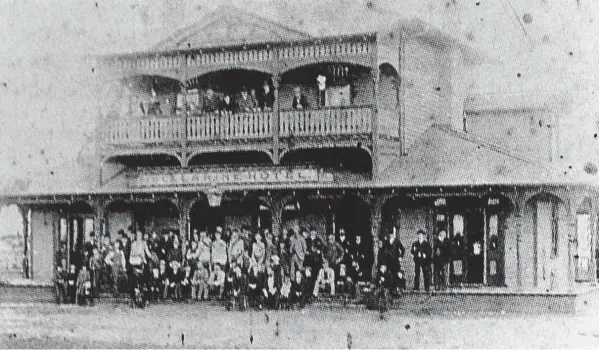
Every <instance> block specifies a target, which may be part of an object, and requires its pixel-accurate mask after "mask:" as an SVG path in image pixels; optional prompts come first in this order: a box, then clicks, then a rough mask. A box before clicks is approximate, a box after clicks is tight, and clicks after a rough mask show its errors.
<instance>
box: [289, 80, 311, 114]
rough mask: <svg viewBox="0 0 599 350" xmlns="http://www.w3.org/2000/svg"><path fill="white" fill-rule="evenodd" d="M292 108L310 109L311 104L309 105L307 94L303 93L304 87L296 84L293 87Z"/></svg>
mask: <svg viewBox="0 0 599 350" xmlns="http://www.w3.org/2000/svg"><path fill="white" fill-rule="evenodd" d="M291 108H293V109H296V110H302V109H308V108H310V106H309V105H308V100H307V99H306V96H304V94H302V88H300V87H299V86H296V87H295V88H294V89H293V101H292V102H291Z"/></svg>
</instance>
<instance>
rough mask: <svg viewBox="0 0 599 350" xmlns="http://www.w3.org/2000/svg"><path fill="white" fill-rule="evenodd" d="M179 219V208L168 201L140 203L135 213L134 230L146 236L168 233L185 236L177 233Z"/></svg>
mask: <svg viewBox="0 0 599 350" xmlns="http://www.w3.org/2000/svg"><path fill="white" fill-rule="evenodd" d="M179 218H180V215H179V208H178V207H177V205H175V204H174V203H173V202H171V201H169V200H165V199H163V200H158V201H156V202H148V203H140V204H139V205H138V206H137V210H136V213H135V229H136V230H140V231H141V232H143V233H147V234H152V233H154V232H155V233H157V234H158V235H160V234H163V233H168V232H169V231H173V232H174V233H175V234H177V235H179V234H186V233H185V232H179V230H180V228H179V227H180V226H179Z"/></svg>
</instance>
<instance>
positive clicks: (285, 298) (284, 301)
mask: <svg viewBox="0 0 599 350" xmlns="http://www.w3.org/2000/svg"><path fill="white" fill-rule="evenodd" d="M291 289H292V287H291V278H289V275H285V276H284V277H283V284H282V285H281V292H280V298H279V306H280V307H281V308H282V309H285V310H289V307H290V306H291V297H292V295H291Z"/></svg>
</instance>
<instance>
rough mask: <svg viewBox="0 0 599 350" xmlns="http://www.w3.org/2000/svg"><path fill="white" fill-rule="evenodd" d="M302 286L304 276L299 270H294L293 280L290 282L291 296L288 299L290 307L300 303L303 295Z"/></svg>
mask: <svg viewBox="0 0 599 350" xmlns="http://www.w3.org/2000/svg"><path fill="white" fill-rule="evenodd" d="M304 284H305V282H304V274H303V273H302V271H301V270H296V271H295V278H294V279H293V281H292V282H291V296H290V297H289V299H290V300H289V301H290V302H291V305H292V306H293V305H296V304H299V303H301V301H302V299H303V298H302V297H303V295H304Z"/></svg>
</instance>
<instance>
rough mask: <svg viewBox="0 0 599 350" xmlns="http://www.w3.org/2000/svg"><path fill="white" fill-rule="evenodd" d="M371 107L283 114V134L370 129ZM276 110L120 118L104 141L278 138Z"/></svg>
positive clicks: (107, 128) (360, 132)
mask: <svg viewBox="0 0 599 350" xmlns="http://www.w3.org/2000/svg"><path fill="white" fill-rule="evenodd" d="M373 114H374V111H373V108H372V107H371V106H357V107H342V108H324V109H314V110H304V111H297V110H293V111H280V112H279V127H278V134H279V137H289V136H298V137H302V136H344V135H345V136H350V135H363V134H369V133H371V132H372V123H373ZM275 117H276V115H275V113H274V112H248V113H229V114H223V115H220V114H204V115H197V116H185V117H183V116H172V117H150V118H144V119H135V120H132V119H130V120H116V121H111V122H108V123H107V124H106V126H105V129H104V130H105V132H104V139H103V140H104V144H105V145H109V146H127V145H130V146H138V145H143V144H172V143H179V144H184V143H188V142H204V141H216V140H219V141H227V140H229V141H233V140H259V139H269V138H272V137H275V135H274V131H275V129H274V126H275V124H274V118H275Z"/></svg>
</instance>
